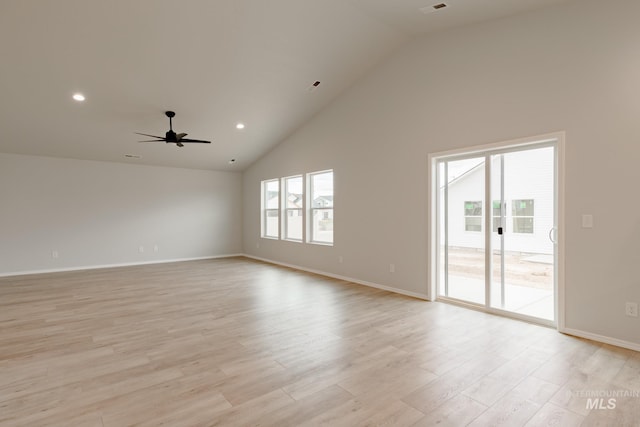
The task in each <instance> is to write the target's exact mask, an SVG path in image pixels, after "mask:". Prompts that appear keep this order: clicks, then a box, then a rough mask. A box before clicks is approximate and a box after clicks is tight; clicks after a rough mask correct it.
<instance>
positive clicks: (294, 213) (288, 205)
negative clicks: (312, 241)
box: [283, 175, 304, 242]
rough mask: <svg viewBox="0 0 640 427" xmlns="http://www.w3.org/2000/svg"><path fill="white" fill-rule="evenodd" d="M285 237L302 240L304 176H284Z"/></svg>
mask: <svg viewBox="0 0 640 427" xmlns="http://www.w3.org/2000/svg"><path fill="white" fill-rule="evenodd" d="M283 181H284V191H285V199H284V204H285V205H284V207H283V209H284V211H285V216H284V238H285V239H287V240H295V241H300V242H301V241H302V212H303V210H302V208H303V200H304V193H303V192H302V176H301V175H298V176H292V177H290V178H284V179H283Z"/></svg>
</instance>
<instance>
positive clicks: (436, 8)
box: [420, 3, 448, 15]
mask: <svg viewBox="0 0 640 427" xmlns="http://www.w3.org/2000/svg"><path fill="white" fill-rule="evenodd" d="M446 7H448V5H447V4H446V3H437V4H434V5H432V6H426V7H421V8H420V12H422V13H424V14H425V15H426V14H428V13H433V12H437V11H439V10H442V9H444V8H446Z"/></svg>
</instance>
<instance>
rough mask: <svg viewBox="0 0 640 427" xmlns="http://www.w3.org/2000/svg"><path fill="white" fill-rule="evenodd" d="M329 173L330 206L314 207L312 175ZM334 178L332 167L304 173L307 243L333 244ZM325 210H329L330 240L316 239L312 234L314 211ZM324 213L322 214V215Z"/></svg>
mask: <svg viewBox="0 0 640 427" xmlns="http://www.w3.org/2000/svg"><path fill="white" fill-rule="evenodd" d="M329 173H330V174H331V197H332V201H331V206H330V207H326V206H323V207H315V206H314V204H313V201H314V200H315V199H316V197H315V189H314V177H315V176H317V175H325V174H329ZM334 178H335V172H334V170H333V169H327V170H322V171H317V172H310V173H307V175H306V180H307V206H308V208H307V211H306V212H307V240H306V241H307V243H310V244H314V245H324V246H333V245H334V243H335V238H334V233H333V231H334V224H335V216H334V213H335V203H334V200H335V182H334ZM327 211H331V215H329V216H330V217H331V218H330V219H331V241H327V240H317V239H316V236H315V234H314V217H315V215H316V212H318V213H319V212H327ZM324 216H325V215H323V217H324Z"/></svg>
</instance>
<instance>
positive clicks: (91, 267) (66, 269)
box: [0, 254, 245, 277]
mask: <svg viewBox="0 0 640 427" xmlns="http://www.w3.org/2000/svg"><path fill="white" fill-rule="evenodd" d="M241 256H245V255H244V254H227V255H209V256H204V257H195V258H174V259H162V260H153V261H141V262H125V263H119V264H99V265H82V266H76V267H64V268H51V269H42V270H30V271H12V272H7V273H0V277H11V276H26V275H29V274H45V273H64V272H69V271H83V270H97V269H100V268H118V267H135V266H139V265H149V264H168V263H173V262H185V261H200V260H205V259H217V258H232V257H241Z"/></svg>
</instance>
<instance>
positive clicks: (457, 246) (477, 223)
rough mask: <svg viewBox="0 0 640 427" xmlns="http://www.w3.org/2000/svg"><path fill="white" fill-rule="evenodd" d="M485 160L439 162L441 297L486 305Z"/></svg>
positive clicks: (439, 289)
mask: <svg viewBox="0 0 640 427" xmlns="http://www.w3.org/2000/svg"><path fill="white" fill-rule="evenodd" d="M484 166H485V157H484V156H483V157H474V158H468V159H463V160H446V161H442V162H440V163H439V166H438V178H439V193H438V200H439V204H438V208H439V215H440V218H442V219H443V220H442V221H439V224H438V227H439V230H438V234H439V242H438V244H439V254H440V259H439V268H440V272H439V278H440V280H439V282H440V283H439V288H438V292H439V294H440V295H441V296H445V297H448V298H455V299H458V300H461V301H465V302H470V303H475V304H482V305H485V233H484V228H485V225H484V224H485V219H484V218H485V213H484V210H485V209H484V205H485V184H484V183H485V167H484Z"/></svg>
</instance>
